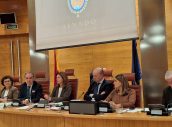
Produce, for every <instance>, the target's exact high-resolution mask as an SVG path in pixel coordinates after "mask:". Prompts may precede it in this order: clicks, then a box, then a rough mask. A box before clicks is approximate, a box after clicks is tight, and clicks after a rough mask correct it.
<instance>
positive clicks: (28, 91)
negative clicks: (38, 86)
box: [27, 86, 30, 99]
mask: <svg viewBox="0 0 172 127" xmlns="http://www.w3.org/2000/svg"><path fill="white" fill-rule="evenodd" d="M27 99H30V86H27Z"/></svg>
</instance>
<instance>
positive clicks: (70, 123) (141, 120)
mask: <svg viewBox="0 0 172 127" xmlns="http://www.w3.org/2000/svg"><path fill="white" fill-rule="evenodd" d="M0 127H172V116H148V115H146V113H142V112H137V113H123V114H117V113H104V114H97V115H83V114H69V113H68V112H67V111H46V110H45V109H38V108H34V109H31V110H30V111H26V110H19V109H16V108H13V107H11V108H5V109H3V110H0Z"/></svg>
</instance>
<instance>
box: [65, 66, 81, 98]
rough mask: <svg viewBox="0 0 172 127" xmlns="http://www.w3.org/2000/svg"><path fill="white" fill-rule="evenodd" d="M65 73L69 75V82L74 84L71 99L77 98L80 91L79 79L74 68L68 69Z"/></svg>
mask: <svg viewBox="0 0 172 127" xmlns="http://www.w3.org/2000/svg"><path fill="white" fill-rule="evenodd" d="M65 74H66V75H67V76H68V82H69V84H70V85H71V86H72V93H71V99H76V98H77V93H78V79H77V78H75V74H74V69H66V70H65Z"/></svg>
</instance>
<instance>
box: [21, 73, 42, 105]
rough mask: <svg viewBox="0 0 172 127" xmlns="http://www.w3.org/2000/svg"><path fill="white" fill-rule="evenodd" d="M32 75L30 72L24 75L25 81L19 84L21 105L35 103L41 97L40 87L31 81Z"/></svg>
mask: <svg viewBox="0 0 172 127" xmlns="http://www.w3.org/2000/svg"><path fill="white" fill-rule="evenodd" d="M33 78H34V75H33V74H32V73H31V72H27V73H25V80H26V82H24V83H23V84H21V87H20V92H19V99H20V100H21V101H22V104H28V103H29V102H33V103H37V102H39V100H40V98H41V96H42V87H41V85H40V84H38V83H37V82H36V81H34V80H33Z"/></svg>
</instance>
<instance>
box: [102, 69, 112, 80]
mask: <svg viewBox="0 0 172 127" xmlns="http://www.w3.org/2000/svg"><path fill="white" fill-rule="evenodd" d="M103 72H104V78H105V79H106V80H108V81H109V82H111V83H113V81H114V80H113V76H112V69H107V68H103Z"/></svg>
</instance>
